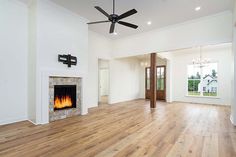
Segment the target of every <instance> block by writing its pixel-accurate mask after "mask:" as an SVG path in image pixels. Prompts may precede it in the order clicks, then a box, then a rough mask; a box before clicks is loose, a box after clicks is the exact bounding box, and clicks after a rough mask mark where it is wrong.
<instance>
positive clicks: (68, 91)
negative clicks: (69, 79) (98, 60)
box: [54, 85, 76, 111]
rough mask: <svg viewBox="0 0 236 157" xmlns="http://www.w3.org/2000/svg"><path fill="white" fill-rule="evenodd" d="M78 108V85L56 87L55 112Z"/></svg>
mask: <svg viewBox="0 0 236 157" xmlns="http://www.w3.org/2000/svg"><path fill="white" fill-rule="evenodd" d="M70 108H76V85H54V111H56V110H64V109H70Z"/></svg>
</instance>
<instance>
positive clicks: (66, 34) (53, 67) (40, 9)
mask: <svg viewBox="0 0 236 157" xmlns="http://www.w3.org/2000/svg"><path fill="white" fill-rule="evenodd" d="M36 2H37V3H36V4H31V5H36V6H35V12H36V13H35V17H33V19H36V21H35V23H34V24H32V25H35V27H36V29H35V31H36V32H34V33H35V34H36V35H35V39H31V40H35V42H36V43H35V45H36V46H35V47H36V50H35V52H34V51H32V52H31V53H35V55H34V56H32V57H36V62H35V63H34V64H36V87H35V88H36V89H34V90H35V91H36V113H35V114H36V115H35V119H36V120H34V117H33V116H32V117H33V118H32V121H33V122H36V123H46V121H47V119H45V118H43V117H45V116H44V115H45V112H47V111H46V110H47V108H43V107H42V106H45V104H46V105H47V106H48V103H49V102H48V99H47V97H45V95H48V93H47V91H48V86H47V83H46V84H45V83H43V80H44V79H45V78H44V76H45V73H47V74H48V75H50V74H53V73H54V74H55V73H57V75H59V76H68V73H70V74H72V75H76V76H80V77H82V79H83V81H82V84H83V85H82V86H83V89H82V93H83V98H82V101H83V102H82V114H83V113H84V112H86V110H87V108H88V107H87V104H88V101H89V96H88V95H87V94H88V93H87V92H86V83H87V74H88V26H87V24H86V23H87V20H86V19H84V18H82V17H80V16H78V15H77V14H74V13H72V12H70V11H68V10H66V9H64V8H62V7H60V6H58V5H56V4H54V3H52V2H50V1H49V0H37V1H36ZM58 54H71V55H74V56H76V57H77V61H78V63H77V66H72V67H71V68H68V67H67V66H66V65H64V64H62V63H59V62H58ZM32 59H34V58H32ZM31 77H33V76H29V79H30V78H31ZM29 105H35V104H29ZM44 110H45V111H44ZM29 112H30V111H29Z"/></svg>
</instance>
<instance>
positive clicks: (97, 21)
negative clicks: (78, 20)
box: [87, 20, 111, 25]
mask: <svg viewBox="0 0 236 157" xmlns="http://www.w3.org/2000/svg"><path fill="white" fill-rule="evenodd" d="M106 22H111V21H109V20H107V21H96V22H89V23H87V24H89V25H91V24H98V23H106Z"/></svg>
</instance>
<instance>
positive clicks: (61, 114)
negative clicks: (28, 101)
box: [49, 77, 82, 122]
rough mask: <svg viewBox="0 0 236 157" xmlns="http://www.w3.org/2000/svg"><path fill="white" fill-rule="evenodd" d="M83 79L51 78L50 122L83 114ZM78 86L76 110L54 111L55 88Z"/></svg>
mask: <svg viewBox="0 0 236 157" xmlns="http://www.w3.org/2000/svg"><path fill="white" fill-rule="evenodd" d="M81 82H82V79H81V78H79V77H49V122H51V121H55V120H59V119H64V118H67V117H72V116H77V115H80V113H81V99H82V97H81V87H82V84H81ZM55 85H76V108H70V109H63V110H57V111H54V86H55Z"/></svg>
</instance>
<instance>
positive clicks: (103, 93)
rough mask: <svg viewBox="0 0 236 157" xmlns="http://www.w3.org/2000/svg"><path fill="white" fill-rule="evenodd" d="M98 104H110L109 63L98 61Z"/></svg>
mask: <svg viewBox="0 0 236 157" xmlns="http://www.w3.org/2000/svg"><path fill="white" fill-rule="evenodd" d="M98 67H99V69H98V104H99V105H102V104H108V102H109V61H108V60H103V59H99V60H98Z"/></svg>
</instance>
